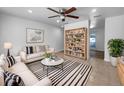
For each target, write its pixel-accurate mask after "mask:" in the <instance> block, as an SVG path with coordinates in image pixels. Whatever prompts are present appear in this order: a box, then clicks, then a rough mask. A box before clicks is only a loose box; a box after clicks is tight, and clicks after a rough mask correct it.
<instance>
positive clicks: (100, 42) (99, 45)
mask: <svg viewBox="0 0 124 93" xmlns="http://www.w3.org/2000/svg"><path fill="white" fill-rule="evenodd" d="M90 31H92V30H90ZM90 33H91V32H90ZM95 33H96V48H93V49H94V50H98V51H104V38H105V30H104V28H95ZM91 49H92V48H91Z"/></svg>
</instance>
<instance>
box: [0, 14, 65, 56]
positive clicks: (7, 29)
mask: <svg viewBox="0 0 124 93" xmlns="http://www.w3.org/2000/svg"><path fill="white" fill-rule="evenodd" d="M26 28H35V29H43V30H44V31H45V33H44V43H45V44H48V45H50V47H54V48H55V50H56V51H61V50H63V31H61V29H60V28H57V27H53V26H50V25H48V24H44V23H40V22H36V21H31V20H27V19H22V18H18V17H15V16H8V15H3V14H2V15H0V53H3V52H4V51H5V50H4V48H3V44H4V42H6V41H9V42H12V44H13V48H12V50H11V51H13V53H14V54H18V53H19V51H20V50H21V49H22V47H23V46H24V45H26ZM39 44H40V43H39Z"/></svg>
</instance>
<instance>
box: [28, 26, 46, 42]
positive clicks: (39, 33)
mask: <svg viewBox="0 0 124 93" xmlns="http://www.w3.org/2000/svg"><path fill="white" fill-rule="evenodd" d="M43 40H44V31H43V30H41V29H32V28H27V29H26V41H27V43H41V42H43Z"/></svg>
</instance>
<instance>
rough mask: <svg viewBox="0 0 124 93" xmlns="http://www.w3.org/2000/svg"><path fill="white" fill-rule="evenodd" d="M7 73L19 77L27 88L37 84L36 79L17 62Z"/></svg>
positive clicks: (24, 66) (23, 65)
mask: <svg viewBox="0 0 124 93" xmlns="http://www.w3.org/2000/svg"><path fill="white" fill-rule="evenodd" d="M9 71H10V72H12V73H15V74H17V75H19V76H20V77H21V78H22V80H23V81H24V83H25V85H27V86H31V85H33V84H35V83H37V82H38V79H37V78H36V77H35V76H34V74H33V73H32V72H31V71H30V70H29V69H28V68H27V66H26V65H25V64H24V63H22V62H17V63H16V64H15V65H13V66H12V67H11V68H9Z"/></svg>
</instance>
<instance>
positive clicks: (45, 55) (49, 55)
mask: <svg viewBox="0 0 124 93" xmlns="http://www.w3.org/2000/svg"><path fill="white" fill-rule="evenodd" d="M44 58H45V60H46V61H49V60H50V59H51V58H52V53H48V52H45V54H44Z"/></svg>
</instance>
